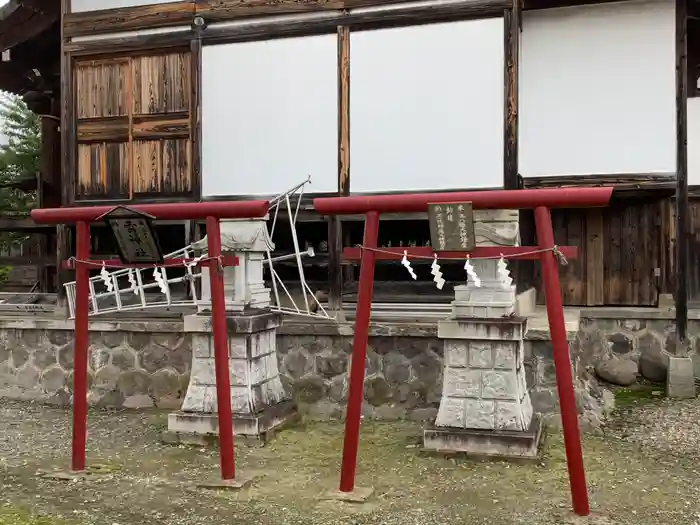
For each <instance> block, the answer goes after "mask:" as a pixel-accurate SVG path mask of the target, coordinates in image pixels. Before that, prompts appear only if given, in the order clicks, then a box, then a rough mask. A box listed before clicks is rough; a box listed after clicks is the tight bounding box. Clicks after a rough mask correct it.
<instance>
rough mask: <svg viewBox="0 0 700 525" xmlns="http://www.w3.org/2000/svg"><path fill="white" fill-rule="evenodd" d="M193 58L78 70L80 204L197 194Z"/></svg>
mask: <svg viewBox="0 0 700 525" xmlns="http://www.w3.org/2000/svg"><path fill="white" fill-rule="evenodd" d="M190 85H191V73H190V55H189V53H186V52H183V53H170V54H161V55H154V56H134V57H120V58H109V59H100V60H89V61H81V62H78V63H77V64H76V68H75V87H76V118H77V139H78V145H77V147H78V154H77V177H78V178H77V184H76V199H77V200H104V199H108V200H132V199H135V198H143V197H160V198H162V197H179V196H189V195H191V194H192V187H193V184H192V136H191V134H192V130H191V125H190V115H191V100H190V99H191V89H190Z"/></svg>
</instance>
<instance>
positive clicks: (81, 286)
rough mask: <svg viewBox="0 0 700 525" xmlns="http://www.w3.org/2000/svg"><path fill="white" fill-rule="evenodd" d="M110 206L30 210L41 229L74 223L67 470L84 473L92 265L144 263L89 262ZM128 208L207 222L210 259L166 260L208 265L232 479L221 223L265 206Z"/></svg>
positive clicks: (222, 446)
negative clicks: (96, 225) (94, 226)
mask: <svg viewBox="0 0 700 525" xmlns="http://www.w3.org/2000/svg"><path fill="white" fill-rule="evenodd" d="M114 208H115V207H114V206H89V207H80V208H78V207H76V208H42V209H37V210H32V212H31V216H32V219H34V221H35V222H37V223H39V224H75V225H76V250H75V251H76V256H75V260H74V261H73V262H74V266H75V270H76V272H75V274H76V276H75V287H76V298H75V342H74V346H73V353H74V363H75V364H74V388H73V392H74V394H73V439H72V452H71V470H72V471H73V472H82V471H84V470H85V444H86V438H87V368H88V314H89V304H88V299H89V297H88V296H89V280H90V275H89V274H90V271H89V268H90V266H93V267H99V266H100V265H102V264H109V266H110V267H111V268H137V267H144V266H153V265H143V264H121V263H120V262H119V261H102V260H91V259H90V223H93V222H95V221H98V220H99V219H100V217H102V216H103V215H104V214H106V213H108V212H110V211H111V210H113V209H114ZM130 209H132V210H135V211H137V212H141V213H145V214H148V215H150V216H152V217H154V218H155V219H165V220H167V219H173V220H193V219H206V221H207V241H208V257H207V259H206V260H201V261H195V260H192V261H184V260H182V259H179V260H176V261H169V262H168V263H167V264H169V265H173V264H174V265H182V264H183V262H192V263H196V264H200V265H209V267H210V268H211V269H212V271H211V272H210V284H211V310H212V333H213V338H214V368H215V374H216V399H217V411H218V418H219V454H220V462H221V478H222V479H223V480H224V481H228V480H233V479H234V476H235V463H234V453H233V422H232V419H233V415H232V411H231V388H230V376H229V368H228V359H229V348H228V336H227V331H226V305H225V296H224V281H223V275H222V274H223V267H224V266H235V265H237V264H238V261H237V260H236V259H235V258H233V257H223V256H222V255H221V234H220V227H219V221H220V219H245V218H259V217H264V216H265V215H266V214H267V212H268V209H269V203H268V202H267V201H262V200H261V201H236V202H189V203H178V204H175V203H169V204H144V205H135V206H131V207H130Z"/></svg>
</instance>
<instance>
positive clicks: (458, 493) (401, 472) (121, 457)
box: [0, 396, 700, 525]
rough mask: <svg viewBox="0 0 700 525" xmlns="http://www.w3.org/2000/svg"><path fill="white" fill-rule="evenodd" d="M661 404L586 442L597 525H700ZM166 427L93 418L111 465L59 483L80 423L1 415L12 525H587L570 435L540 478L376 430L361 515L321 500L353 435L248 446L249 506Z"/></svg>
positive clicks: (384, 426) (631, 408) (159, 419)
mask: <svg viewBox="0 0 700 525" xmlns="http://www.w3.org/2000/svg"><path fill="white" fill-rule="evenodd" d="M630 397H633V396H630ZM649 397H651V396H649ZM649 401H651V405H648V404H645V403H638V402H631V403H629V404H628V405H627V406H626V407H625V408H624V410H622V411H620V412H619V413H618V414H617V415H616V416H615V417H616V419H615V421H613V422H612V423H613V424H611V425H610V426H609V427H608V429H607V430H606V433H605V436H586V437H585V438H584V444H583V446H584V455H585V460H586V468H587V476H588V480H589V489H590V494H591V503H592V508H593V509H594V510H595V511H596V513H598V516H596V517H595V518H594V519H592V520H585V521H583V522H584V523H600V524H603V523H605V524H610V523H614V524H634V525H646V524H654V525H665V524H669V525H670V524H674V525H675V524H677V525H686V524H688V525H691V524H700V499H699V496H700V466H699V465H700V463H699V462H698V460H700V452H693V451H694V450H697V449H698V447H697V446H692V447H689V448H688V449H687V450H686V451H684V452H683V453H682V454H678V453H676V450H675V447H672V446H669V445H668V444H666V443H665V442H664V439H663V433H662V434H660V436H661V437H659V438H658V439H653V440H651V442H648V440H647V439H646V438H643V439H642V438H639V436H640V435H642V436H648V433H647V432H646V431H645V432H641V433H635V432H634V429H635V428H645V427H644V425H645V424H646V423H645V421H646V420H645V419H644V418H645V417H646V414H647V413H648V412H649V411H661V413H662V414H663V413H665V411H666V410H667V407H666V406H664V405H663V402H662V401H660V400H655V399H650V400H649ZM689 403H690V406H691V408H692V409H694V410H697V409H698V408H699V407H700V401H692V402H689ZM673 413H674V414H683V413H687V410H676V411H675V412H673ZM660 417H661V416H660ZM674 417H675V416H674ZM164 425H165V415H164V414H160V413H133V412H118V413H95V414H91V418H90V422H89V426H90V435H89V442H90V450H89V463H91V464H93V465H95V464H100V465H102V466H103V474H101V475H99V476H98V477H97V478H96V480H94V481H78V482H60V481H51V480H46V479H43V478H42V477H40V476H38V475H37V472H39V471H43V470H46V469H55V468H57V467H64V466H66V465H67V461H68V457H69V453H70V451H69V437H70V417H69V413H67V412H64V411H61V410H57V409H51V408H46V407H37V406H33V405H23V404H16V403H8V402H0V456H1V457H0V482H1V488H2V490H1V491H0V501H1V502H2V503H3V504H4V507H3V506H0V509H2V510H0V525H88V524H91V525H136V524H139V525H141V524H149V525H151V524H153V525H159V524H164V525H165V524H168V525H178V524H187V525H196V524H200V523H201V524H204V523H206V524H211V525H218V524H221V525H223V524H229V523H233V522H235V523H236V524H237V525H273V524H274V525H287V524H289V525H291V524H299V525H301V524H304V525H314V524H324V525H325V524H327V525H332V524H348V525H350V524H355V525H369V524H377V525H379V524H386V525H391V524H401V525H414V524H415V525H418V524H421V525H423V524H425V525H428V524H430V525H440V524H451V523H455V524H456V523H459V524H481V523H483V524H487V523H488V524H490V525H506V524H514V523H526V524H533V525H539V524H542V525H546V524H562V523H568V522H577V521H576V520H573V519H572V516H571V514H570V512H569V508H570V500H569V492H568V482H567V475H566V463H565V455H564V451H563V444H562V440H561V438H560V436H558V435H553V436H551V437H550V438H548V440H547V443H546V448H545V450H546V454H545V457H544V459H543V461H542V462H541V463H540V464H539V465H513V464H507V463H472V462H463V461H461V462H460V461H453V460H448V459H442V458H440V459H438V458H434V457H426V456H423V455H421V454H419V451H418V447H417V444H418V443H419V442H420V439H419V438H420V433H421V429H420V427H419V426H418V425H416V424H411V423H391V424H390V423H370V422H367V423H363V426H362V442H361V449H360V463H359V468H358V485H361V486H373V487H374V489H375V494H374V496H373V497H372V498H371V499H370V500H369V501H368V502H367V503H364V504H359V505H358V504H355V505H351V504H344V503H339V502H329V501H322V500H320V499H319V495H320V494H322V493H323V492H324V491H326V490H328V489H332V488H334V487H336V486H337V482H338V466H339V460H340V452H339V451H340V448H341V444H342V431H343V427H342V425H341V424H338V423H334V424H333V423H328V424H309V425H305V426H298V427H296V428H291V429H288V430H285V431H284V432H283V433H281V434H280V435H279V436H278V437H277V438H275V440H274V442H273V443H272V444H271V445H269V446H267V447H264V448H252V447H245V446H239V447H237V449H236V464H237V468H238V472H239V473H242V474H243V473H244V474H248V475H250V474H253V475H260V476H261V477H260V478H259V479H258V480H256V482H255V483H254V484H253V485H252V486H251V487H250V488H247V489H245V490H243V491H240V492H237V493H234V492H214V491H205V490H201V489H196V488H193V485H192V482H196V481H202V480H207V479H212V478H216V476H217V470H218V455H217V453H216V450H205V449H197V448H185V447H169V446H165V445H162V444H160V442H159V439H158V437H159V435H160V432H161V430H162V429H163V428H164ZM665 426H666V427H668V426H669V425H668V424H666V425H665ZM18 509H20V510H18ZM30 515H34V516H41V518H30V517H29V516H30Z"/></svg>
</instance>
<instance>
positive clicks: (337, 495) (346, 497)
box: [321, 487, 374, 503]
mask: <svg viewBox="0 0 700 525" xmlns="http://www.w3.org/2000/svg"><path fill="white" fill-rule="evenodd" d="M373 493H374V489H373V488H372V487H355V489H354V490H353V491H352V492H341V491H339V490H331V491H329V492H326V493H324V494H323V496H321V499H324V500H331V501H344V502H345V503H364V502H366V501H367V500H368V499H369V498H370V496H371V495H372V494H373Z"/></svg>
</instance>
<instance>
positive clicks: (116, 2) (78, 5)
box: [71, 0, 180, 13]
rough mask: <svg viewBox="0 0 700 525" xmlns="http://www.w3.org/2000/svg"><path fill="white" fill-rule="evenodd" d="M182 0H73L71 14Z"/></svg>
mask: <svg viewBox="0 0 700 525" xmlns="http://www.w3.org/2000/svg"><path fill="white" fill-rule="evenodd" d="M179 1H180V0H71V12H73V13H81V12H83V11H99V10H101V9H115V8H117V7H135V6H140V5H153V4H169V3H172V2H179Z"/></svg>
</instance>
